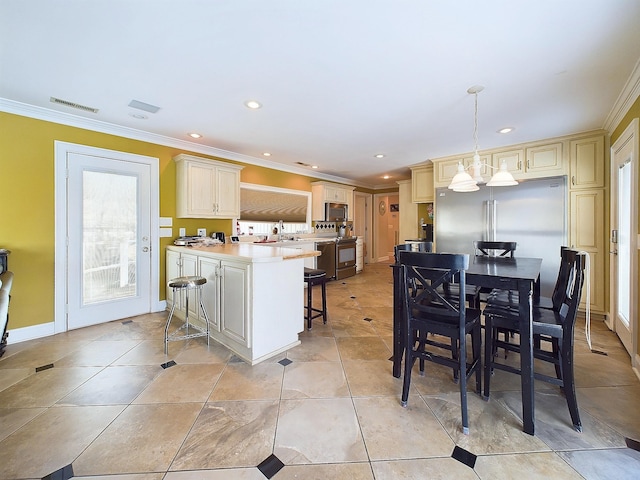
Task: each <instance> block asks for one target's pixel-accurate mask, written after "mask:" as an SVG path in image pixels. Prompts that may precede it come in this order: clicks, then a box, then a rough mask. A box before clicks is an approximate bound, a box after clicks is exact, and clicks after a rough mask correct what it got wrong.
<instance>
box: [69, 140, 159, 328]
mask: <svg viewBox="0 0 640 480" xmlns="http://www.w3.org/2000/svg"><path fill="white" fill-rule="evenodd" d="M75 147H79V148H75ZM140 158H142V159H146V160H149V159H148V157H140V156H137V155H130V154H125V153H120V152H111V151H108V150H101V149H91V148H90V147H82V146H73V145H72V144H61V145H58V144H56V162H57V165H56V172H57V176H60V177H63V176H64V177H66V178H65V179H66V181H62V180H61V179H56V189H57V190H64V192H61V191H57V192H56V213H57V219H56V224H57V226H56V230H57V232H56V278H59V279H61V278H64V279H65V282H64V286H63V287H62V288H60V286H59V285H57V286H56V290H57V291H56V331H63V330H67V329H75V328H80V327H84V326H88V325H95V324H98V323H103V322H108V321H112V320H117V319H121V318H126V317H131V316H134V315H140V314H143V313H149V312H151V311H152V310H153V307H154V306H155V305H153V302H152V298H153V295H154V294H155V295H157V291H158V288H157V287H155V286H154V285H153V283H154V282H156V283H157V273H156V272H157V268H154V265H153V263H154V261H152V259H155V258H157V253H156V252H154V255H152V244H153V243H155V242H156V238H157V237H154V238H153V241H152V232H153V231H155V230H154V228H153V227H155V228H157V221H156V222H153V221H152V218H153V216H154V215H157V206H156V207H155V208H154V207H153V203H154V202H153V201H152V199H153V198H154V193H157V188H153V187H152V178H156V180H157V177H154V174H155V175H157V165H155V166H154V165H153V162H148V161H137V160H139V159H140ZM152 160H156V161H157V159H152ZM62 172H64V173H62ZM152 192H153V193H152ZM63 194H64V195H63ZM58 203H61V204H64V208H62V206H61V205H58ZM63 216H64V217H63ZM62 217H63V218H62ZM61 224H63V225H61ZM59 244H61V245H62V246H61V245H59ZM65 244H66V248H65ZM156 244H157V243H156ZM61 264H62V265H61ZM61 273H62V275H61ZM61 303H64V306H63V307H64V308H62V309H61V310H60V309H59V308H60V304H61ZM61 313H62V315H60V314H61ZM65 314H66V315H65ZM59 316H63V317H64V318H63V319H62V320H61V319H59V318H58V317H59Z"/></svg>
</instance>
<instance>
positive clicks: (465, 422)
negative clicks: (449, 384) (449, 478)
mask: <svg viewBox="0 0 640 480" xmlns="http://www.w3.org/2000/svg"><path fill="white" fill-rule="evenodd" d="M465 339H466V333H465V330H464V328H461V329H460V339H459V341H460V348H459V349H458V365H459V372H460V410H461V412H462V433H463V434H465V435H469V413H468V409H467V348H466V345H465Z"/></svg>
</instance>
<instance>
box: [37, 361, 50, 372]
mask: <svg viewBox="0 0 640 480" xmlns="http://www.w3.org/2000/svg"><path fill="white" fill-rule="evenodd" d="M50 368H53V363H50V364H48V365H42V366H41V367H36V373H38V372H41V371H43V370H49V369H50Z"/></svg>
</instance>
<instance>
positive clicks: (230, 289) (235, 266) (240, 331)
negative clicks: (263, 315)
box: [219, 260, 251, 348]
mask: <svg viewBox="0 0 640 480" xmlns="http://www.w3.org/2000/svg"><path fill="white" fill-rule="evenodd" d="M250 277H251V267H250V266H248V265H246V264H242V263H239V262H230V261H228V260H222V261H221V262H220V297H219V306H220V332H221V333H222V335H224V336H225V337H227V338H228V339H230V340H231V341H233V342H236V343H238V344H240V345H242V346H243V347H246V348H250V347H251V337H250V325H249V322H250V316H249V300H248V299H249V292H250V288H251V287H250Z"/></svg>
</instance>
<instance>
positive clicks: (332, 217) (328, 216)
mask: <svg viewBox="0 0 640 480" xmlns="http://www.w3.org/2000/svg"><path fill="white" fill-rule="evenodd" d="M347 210H348V208H347V204H346V203H330V202H327V203H325V204H324V219H325V221H327V222H341V221H344V220H348V219H349V216H348V211H347Z"/></svg>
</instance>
